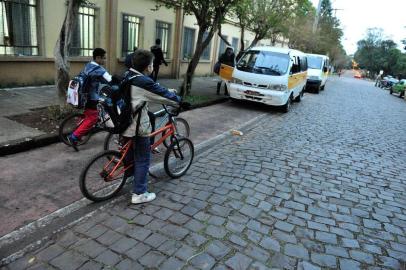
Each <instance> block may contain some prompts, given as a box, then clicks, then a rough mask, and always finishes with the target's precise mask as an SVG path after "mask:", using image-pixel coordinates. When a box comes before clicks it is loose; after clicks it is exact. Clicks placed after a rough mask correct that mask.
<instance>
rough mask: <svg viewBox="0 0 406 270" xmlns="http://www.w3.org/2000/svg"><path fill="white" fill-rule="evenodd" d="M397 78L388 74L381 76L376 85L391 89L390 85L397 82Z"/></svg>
mask: <svg viewBox="0 0 406 270" xmlns="http://www.w3.org/2000/svg"><path fill="white" fill-rule="evenodd" d="M398 82H399V80H397V79H395V78H393V77H392V76H390V75H388V76H385V77H383V79H382V80H381V81H380V82H379V84H378V86H379V87H380V88H383V89H391V87H392V86H393V85H395V84H397V83H398Z"/></svg>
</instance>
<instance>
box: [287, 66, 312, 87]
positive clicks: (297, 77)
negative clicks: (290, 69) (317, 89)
mask: <svg viewBox="0 0 406 270" xmlns="http://www.w3.org/2000/svg"><path fill="white" fill-rule="evenodd" d="M306 79H307V71H305V72H300V73H296V74H293V75H289V79H288V89H289V90H290V89H292V88H295V87H296V86H298V85H299V84H301V83H303V81H306Z"/></svg>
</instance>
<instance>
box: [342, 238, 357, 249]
mask: <svg viewBox="0 0 406 270" xmlns="http://www.w3.org/2000/svg"><path fill="white" fill-rule="evenodd" d="M341 241H342V246H343V247H348V248H359V243H358V241H357V240H354V239H347V238H343V239H341Z"/></svg>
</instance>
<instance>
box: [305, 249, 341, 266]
mask: <svg viewBox="0 0 406 270" xmlns="http://www.w3.org/2000/svg"><path fill="white" fill-rule="evenodd" d="M310 257H311V260H312V262H313V263H315V264H317V265H320V266H323V267H330V268H336V267H337V262H336V257H334V256H332V255H326V254H319V253H312V254H311V255H310Z"/></svg>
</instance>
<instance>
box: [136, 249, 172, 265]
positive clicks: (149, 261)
mask: <svg viewBox="0 0 406 270" xmlns="http://www.w3.org/2000/svg"><path fill="white" fill-rule="evenodd" d="M164 260H166V256H164V255H163V254H162V253H160V252H157V251H150V252H148V253H147V254H145V255H144V256H142V257H141V258H139V259H138V261H139V262H140V263H141V264H142V265H144V266H146V267H147V268H158V266H159V265H160V264H161V263H162V262H163V261H164Z"/></svg>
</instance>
